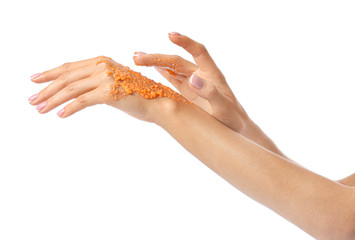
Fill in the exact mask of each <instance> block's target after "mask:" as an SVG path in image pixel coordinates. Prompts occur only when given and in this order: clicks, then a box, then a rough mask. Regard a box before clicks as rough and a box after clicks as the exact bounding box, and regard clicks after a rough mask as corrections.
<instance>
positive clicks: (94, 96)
mask: <svg viewBox="0 0 355 240" xmlns="http://www.w3.org/2000/svg"><path fill="white" fill-rule="evenodd" d="M101 99H102V97H101V92H99V91H98V90H97V89H95V90H92V91H90V92H87V93H85V94H83V95H80V96H79V97H77V98H76V99H75V100H74V101H73V102H71V103H69V104H68V105H66V106H65V107H64V108H63V109H62V110H60V111H59V112H58V116H59V117H61V118H66V117H69V116H70V115H72V114H74V113H76V112H79V111H80V110H83V109H84V108H86V107H90V106H93V105H96V104H99V103H102V101H101Z"/></svg>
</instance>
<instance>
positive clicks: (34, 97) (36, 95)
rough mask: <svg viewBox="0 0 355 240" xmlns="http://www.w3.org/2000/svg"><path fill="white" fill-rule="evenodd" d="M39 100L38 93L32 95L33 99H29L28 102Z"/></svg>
mask: <svg viewBox="0 0 355 240" xmlns="http://www.w3.org/2000/svg"><path fill="white" fill-rule="evenodd" d="M37 98H38V93H36V94H34V95H32V96H31V97H29V98H28V101H30V102H33V101H34V100H36V99H37Z"/></svg>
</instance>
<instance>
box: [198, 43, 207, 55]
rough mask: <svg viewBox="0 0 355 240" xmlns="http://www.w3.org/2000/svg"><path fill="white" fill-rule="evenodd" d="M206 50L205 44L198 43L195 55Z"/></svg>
mask: <svg viewBox="0 0 355 240" xmlns="http://www.w3.org/2000/svg"><path fill="white" fill-rule="evenodd" d="M206 52H207V48H206V47H205V45H203V44H201V43H198V44H197V46H196V55H197V56H196V57H198V56H199V55H201V54H204V53H206Z"/></svg>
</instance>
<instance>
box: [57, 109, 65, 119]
mask: <svg viewBox="0 0 355 240" xmlns="http://www.w3.org/2000/svg"><path fill="white" fill-rule="evenodd" d="M63 114H64V108H63V109H62V110H60V111H59V112H57V115H58V116H59V117H62V116H63Z"/></svg>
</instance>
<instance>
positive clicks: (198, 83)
mask: <svg viewBox="0 0 355 240" xmlns="http://www.w3.org/2000/svg"><path fill="white" fill-rule="evenodd" d="M190 82H191V84H192V86H194V87H195V88H197V89H201V88H202V87H203V84H204V82H203V79H202V78H200V77H198V76H195V75H192V76H191V79H190Z"/></svg>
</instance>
